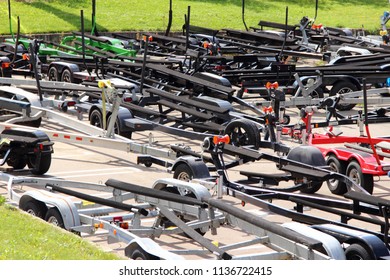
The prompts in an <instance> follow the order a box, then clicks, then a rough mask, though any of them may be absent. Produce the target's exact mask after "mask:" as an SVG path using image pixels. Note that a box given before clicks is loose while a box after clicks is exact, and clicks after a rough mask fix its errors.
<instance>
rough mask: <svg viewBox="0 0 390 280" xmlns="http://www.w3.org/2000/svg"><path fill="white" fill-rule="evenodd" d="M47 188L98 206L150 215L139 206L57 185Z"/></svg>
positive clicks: (47, 185)
mask: <svg viewBox="0 0 390 280" xmlns="http://www.w3.org/2000/svg"><path fill="white" fill-rule="evenodd" d="M46 187H50V188H51V189H52V190H54V191H56V192H60V193H63V194H67V195H71V196H74V197H77V198H80V199H84V200H88V201H91V202H94V203H98V204H101V205H106V206H110V207H114V208H117V209H121V210H124V211H130V212H134V209H137V210H138V212H139V213H140V214H142V215H144V216H147V215H148V213H149V212H148V211H147V210H146V209H144V208H142V207H139V206H134V205H131V204H125V203H122V202H117V201H113V200H109V199H104V198H101V197H96V196H92V195H88V194H84V193H80V192H76V191H72V190H69V189H66V188H63V187H59V186H56V185H52V184H46Z"/></svg>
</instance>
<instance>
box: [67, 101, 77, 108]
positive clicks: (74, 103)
mask: <svg viewBox="0 0 390 280" xmlns="http://www.w3.org/2000/svg"><path fill="white" fill-rule="evenodd" d="M74 105H76V101H68V102H67V106H68V107H70V106H74Z"/></svg>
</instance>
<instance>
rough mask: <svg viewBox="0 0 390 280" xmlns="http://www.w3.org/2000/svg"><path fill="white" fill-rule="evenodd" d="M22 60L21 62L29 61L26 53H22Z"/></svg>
mask: <svg viewBox="0 0 390 280" xmlns="http://www.w3.org/2000/svg"><path fill="white" fill-rule="evenodd" d="M22 59H23V60H29V59H30V56H29V55H28V54H27V53H24V54H23V55H22Z"/></svg>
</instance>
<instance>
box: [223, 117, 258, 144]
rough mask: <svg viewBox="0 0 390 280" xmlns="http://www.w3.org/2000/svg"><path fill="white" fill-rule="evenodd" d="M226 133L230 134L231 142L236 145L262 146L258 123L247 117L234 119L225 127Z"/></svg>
mask: <svg viewBox="0 0 390 280" xmlns="http://www.w3.org/2000/svg"><path fill="white" fill-rule="evenodd" d="M224 134H227V135H229V137H230V144H231V145H233V146H236V147H241V146H253V147H254V149H256V150H257V149H259V148H260V141H261V139H260V133H259V130H258V128H257V125H256V124H255V123H254V122H252V121H250V120H246V119H238V120H233V121H231V122H230V123H228V125H227V126H226V127H225V130H224Z"/></svg>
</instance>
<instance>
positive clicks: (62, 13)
mask: <svg viewBox="0 0 390 280" xmlns="http://www.w3.org/2000/svg"><path fill="white" fill-rule="evenodd" d="M96 2H97V4H96V5H97V11H96V14H97V24H98V26H97V27H98V30H100V31H111V32H113V31H144V30H148V31H164V30H165V29H166V26H167V23H168V11H169V0H158V1H155V0H139V1H128V0H99V1H96ZM241 2H242V1H241V0H173V8H172V10H173V25H172V31H179V30H181V27H182V25H183V23H184V15H185V14H186V13H187V9H188V7H189V6H190V7H191V23H192V24H193V25H198V26H204V27H210V28H214V29H222V28H235V29H244V25H243V23H242V20H241V13H242V9H241ZM245 2H246V10H245V11H246V12H245V18H246V23H247V25H248V26H256V25H257V24H258V22H259V20H267V21H275V22H280V23H284V21H285V11H286V7H287V6H288V10H289V19H288V20H289V24H297V23H298V22H299V20H300V19H301V18H302V17H303V16H308V17H309V18H314V15H315V11H314V8H315V0H290V1H277V0H246V1H245ZM11 3H12V9H11V10H12V29H13V32H16V29H17V24H16V23H17V17H19V18H20V22H21V32H22V33H23V34H36V33H51V32H60V33H61V32H71V31H77V30H80V26H81V24H80V11H81V10H83V13H84V23H85V28H86V29H87V30H91V28H92V24H91V13H92V7H91V5H92V4H91V3H92V1H91V0H68V1H61V0H45V1H44V0H29V1H23V0H19V1H16V0H14V1H11ZM389 6H390V5H389V2H388V1H384V0H381V1H379V0H372V1H357V0H345V1H344V0H320V1H319V10H318V16H317V20H316V23H318V24H319V23H322V24H324V25H325V26H332V27H348V28H354V29H360V28H362V26H364V28H365V30H367V31H370V32H378V30H379V28H380V21H379V18H380V16H381V15H382V14H383V12H384V11H386V10H388V9H389ZM0 12H1V15H2V16H1V17H0V34H10V29H9V25H8V7H7V1H6V0H0Z"/></svg>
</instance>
